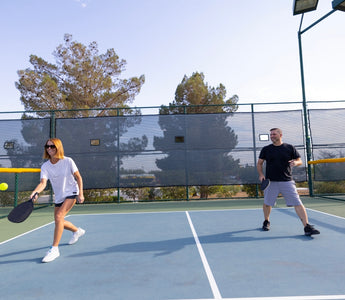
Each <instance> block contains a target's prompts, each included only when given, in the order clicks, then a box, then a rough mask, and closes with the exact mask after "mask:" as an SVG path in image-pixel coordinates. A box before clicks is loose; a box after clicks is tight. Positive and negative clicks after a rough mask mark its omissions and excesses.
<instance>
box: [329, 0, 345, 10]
mask: <svg viewBox="0 0 345 300" xmlns="http://www.w3.org/2000/svg"><path fill="white" fill-rule="evenodd" d="M332 7H333V9H336V10H341V11H345V0H333V1H332Z"/></svg>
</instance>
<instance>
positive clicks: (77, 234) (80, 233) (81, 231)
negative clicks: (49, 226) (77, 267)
mask: <svg viewBox="0 0 345 300" xmlns="http://www.w3.org/2000/svg"><path fill="white" fill-rule="evenodd" d="M84 234H85V230H84V229H82V228H80V227H79V228H78V230H77V231H76V232H73V235H72V237H71V239H70V241H69V242H68V244H69V245H73V244H75V243H76V242H77V241H78V240H79V238H80V237H81V236H83V235H84Z"/></svg>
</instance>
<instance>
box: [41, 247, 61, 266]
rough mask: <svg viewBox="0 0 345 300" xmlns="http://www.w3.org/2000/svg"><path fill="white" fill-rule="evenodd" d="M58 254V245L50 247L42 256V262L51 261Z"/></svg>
mask: <svg viewBox="0 0 345 300" xmlns="http://www.w3.org/2000/svg"><path fill="white" fill-rule="evenodd" d="M59 256H60V251H59V248H58V247H50V249H49V250H48V252H47V254H46V256H45V257H43V259H42V262H44V263H47V262H51V261H53V260H54V259H55V258H58V257H59Z"/></svg>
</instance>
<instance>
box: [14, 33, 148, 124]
mask: <svg viewBox="0 0 345 300" xmlns="http://www.w3.org/2000/svg"><path fill="white" fill-rule="evenodd" d="M53 55H54V57H55V59H56V64H52V63H49V62H47V61H45V60H44V59H43V58H40V57H38V56H36V55H31V56H30V63H31V64H32V66H33V68H32V69H30V68H28V69H25V70H19V71H18V76H19V81H18V82H16V87H17V89H18V90H19V91H20V93H21V98H20V99H21V102H22V103H23V105H24V107H25V110H66V109H68V110H73V109H76V110H77V109H92V108H102V109H107V108H117V107H128V104H129V103H131V102H132V101H133V100H134V97H135V96H136V95H137V94H138V93H139V92H140V89H141V87H142V85H143V84H144V81H145V77H144V75H141V76H140V77H132V78H129V79H120V75H121V73H122V71H124V70H125V65H126V61H125V60H123V59H119V57H118V55H117V54H116V53H115V51H114V49H108V50H107V51H106V53H105V54H99V51H98V45H97V43H96V42H92V43H90V45H89V46H85V45H83V44H81V43H78V42H76V41H73V40H72V35H70V34H65V36H64V44H63V45H62V44H61V45H59V46H58V47H57V48H56V50H55V51H54V52H53ZM116 113H117V112H116V110H115V111H107V110H91V111H88V110H85V111H78V112H77V111H70V112H68V113H66V112H62V113H59V112H57V114H56V116H57V117H59V116H62V115H63V116H64V117H66V116H72V117H78V116H103V115H114V114H116ZM47 114H48V113H47V112H38V113H37V115H39V116H41V117H42V116H43V117H44V116H47Z"/></svg>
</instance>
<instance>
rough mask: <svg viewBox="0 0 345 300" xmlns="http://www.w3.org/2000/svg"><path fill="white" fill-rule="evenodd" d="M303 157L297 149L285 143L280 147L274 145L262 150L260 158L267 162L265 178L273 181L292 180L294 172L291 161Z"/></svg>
mask: <svg viewBox="0 0 345 300" xmlns="http://www.w3.org/2000/svg"><path fill="white" fill-rule="evenodd" d="M299 157H301V156H300V154H299V153H298V151H297V150H296V148H295V147H294V146H292V145H290V144H286V143H283V144H282V145H280V146H274V145H273V144H271V145H268V146H265V147H263V148H262V150H261V152H260V155H259V158H261V159H264V160H265V161H266V175H265V177H266V178H268V179H270V180H272V181H290V180H292V170H291V167H290V164H289V161H290V160H292V159H296V158H299Z"/></svg>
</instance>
